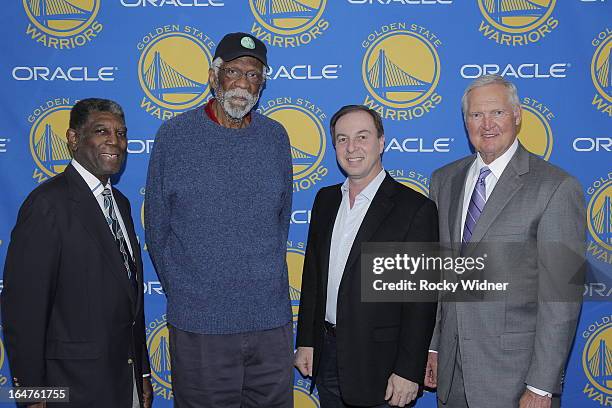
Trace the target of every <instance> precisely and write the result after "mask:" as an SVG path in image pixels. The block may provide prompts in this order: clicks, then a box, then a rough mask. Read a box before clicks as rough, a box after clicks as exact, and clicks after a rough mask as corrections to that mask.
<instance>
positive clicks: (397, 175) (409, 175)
mask: <svg viewBox="0 0 612 408" xmlns="http://www.w3.org/2000/svg"><path fill="white" fill-rule="evenodd" d="M389 174H390V175H391V177H393V178H394V179H395V180H396V181H398V182H400V183H402V184H403V185H405V186H406V187H410V188H411V189H413V190H414V191H416V192H417V193H421V194H423V195H424V196H425V197H429V178H427V177H426V176H425V175H424V174H422V173H420V172H418V171H416V170H402V169H398V170H389Z"/></svg>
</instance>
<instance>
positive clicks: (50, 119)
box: [28, 98, 76, 183]
mask: <svg viewBox="0 0 612 408" xmlns="http://www.w3.org/2000/svg"><path fill="white" fill-rule="evenodd" d="M75 102H76V101H75ZM71 108H72V103H71V101H70V99H68V98H56V99H52V100H49V101H47V102H45V103H44V104H41V105H40V106H39V107H37V108H36V109H34V111H33V112H32V114H31V115H30V116H29V117H28V122H30V123H32V127H31V128H30V153H31V154H32V158H33V159H34V163H35V164H36V168H35V169H34V174H33V175H32V178H34V179H35V180H36V181H37V182H39V183H41V182H43V181H45V180H47V179H48V178H49V177H53V176H55V175H57V174H59V173H61V172H63V171H64V169H65V168H66V166H67V165H68V163H70V159H71V157H72V156H71V154H70V149H68V141H67V140H66V129H67V128H68V123H69V121H70V109H71Z"/></svg>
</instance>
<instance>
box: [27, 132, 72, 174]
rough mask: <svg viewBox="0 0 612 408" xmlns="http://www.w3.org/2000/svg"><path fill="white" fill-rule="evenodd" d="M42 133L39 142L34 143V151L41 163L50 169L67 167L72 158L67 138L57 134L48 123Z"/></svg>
mask: <svg viewBox="0 0 612 408" xmlns="http://www.w3.org/2000/svg"><path fill="white" fill-rule="evenodd" d="M41 133H42V135H41V136H40V137H39V138H38V141H36V142H34V151H35V152H36V156H37V157H38V159H39V160H40V161H41V163H42V164H43V165H44V166H45V167H46V168H48V169H55V168H56V167H55V166H67V165H68V162H69V161H70V157H71V156H70V150H69V149H68V144H67V142H66V138H65V137H62V136H59V135H58V134H57V133H55V132H54V131H53V128H52V127H51V125H50V124H48V123H47V124H46V125H45V127H44V130H43V131H42V132H41Z"/></svg>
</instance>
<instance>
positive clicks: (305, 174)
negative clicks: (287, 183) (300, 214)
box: [259, 97, 329, 193]
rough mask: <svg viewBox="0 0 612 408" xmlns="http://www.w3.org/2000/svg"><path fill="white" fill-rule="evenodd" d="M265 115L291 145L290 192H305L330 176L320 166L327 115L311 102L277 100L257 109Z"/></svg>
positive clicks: (323, 150)
mask: <svg viewBox="0 0 612 408" xmlns="http://www.w3.org/2000/svg"><path fill="white" fill-rule="evenodd" d="M259 109H260V111H261V113H263V114H264V115H266V116H268V117H270V118H272V119H274V120H276V121H278V122H280V123H282V124H283V126H284V127H285V129H286V130H287V133H289V139H290V141H291V159H292V162H293V192H294V193H295V192H298V191H302V190H308V189H309V188H311V187H312V186H314V185H315V184H317V183H318V182H320V181H321V180H322V179H323V177H325V176H326V175H327V173H328V172H329V171H328V169H327V168H326V167H325V166H323V165H322V164H321V161H322V160H323V157H324V156H325V147H326V137H325V129H324V128H323V121H325V120H326V118H327V115H326V114H325V112H323V110H321V108H319V107H317V106H316V105H315V104H313V103H312V102H310V101H308V100H306V99H303V98H297V99H295V100H294V99H293V98H290V97H286V98H277V99H273V100H270V101H268V102H266V103H265V104H262V105H261V106H260V108H259Z"/></svg>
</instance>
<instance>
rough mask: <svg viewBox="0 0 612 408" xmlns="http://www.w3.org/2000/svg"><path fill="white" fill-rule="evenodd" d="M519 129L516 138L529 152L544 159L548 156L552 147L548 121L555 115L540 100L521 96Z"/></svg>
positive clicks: (551, 134)
mask: <svg viewBox="0 0 612 408" xmlns="http://www.w3.org/2000/svg"><path fill="white" fill-rule="evenodd" d="M521 108H522V111H523V112H522V121H521V129H520V131H519V134H518V139H519V141H520V142H521V144H522V145H523V146H525V148H526V149H527V150H529V151H530V152H531V153H533V154H535V155H537V156H540V157H541V158H542V159H544V160H548V159H549V158H550V154H551V153H552V148H553V133H552V129H551V127H550V123H549V121H550V120H552V119H554V117H555V115H554V114H553V113H552V112H551V111H550V109H548V107H546V105H544V104H543V103H542V102H540V101H538V100H535V99H533V98H523V103H522V104H521Z"/></svg>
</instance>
